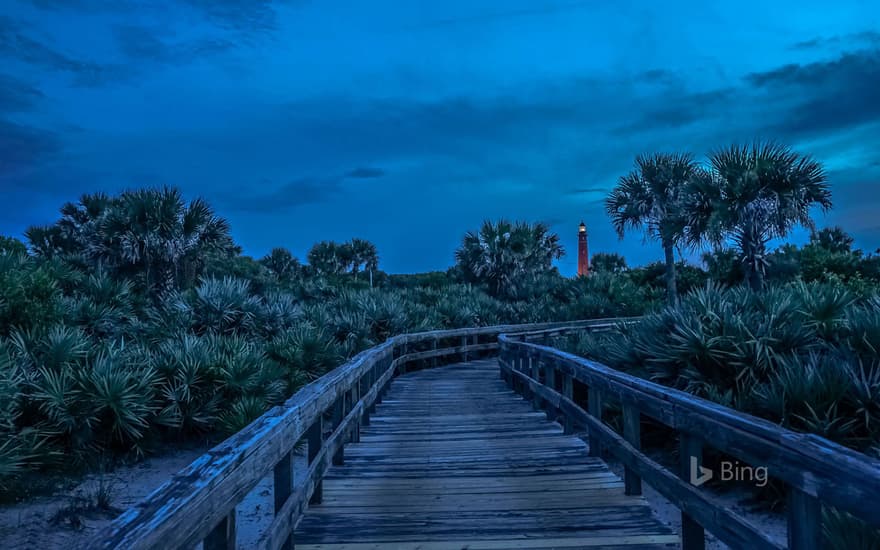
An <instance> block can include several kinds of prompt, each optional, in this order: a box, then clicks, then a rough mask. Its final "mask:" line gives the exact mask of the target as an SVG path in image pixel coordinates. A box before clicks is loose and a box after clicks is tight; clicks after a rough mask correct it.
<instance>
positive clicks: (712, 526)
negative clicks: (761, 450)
mask: <svg viewBox="0 0 880 550" xmlns="http://www.w3.org/2000/svg"><path fill="white" fill-rule="evenodd" d="M502 368H505V367H504V366H503V365H502ZM510 372H513V371H510ZM513 375H514V376H517V377H519V378H521V379H523V382H524V383H525V384H527V385H528V386H529V387H530V388H532V389H533V390H534V391H538V392H540V393H542V394H543V397H544V399H548V400H550V401H553V402H554V404H556V406H558V407H559V408H560V409H561V410H562V411H563V414H570V415H572V416H573V417H574V418H575V419H576V421H577V422H578V423H580V424H583V425H584V426H587V428H588V429H589V430H590V433H591V434H592V433H595V434H596V435H597V436H598V437H600V438H601V439H602V442H603V447H604V448H605V449H607V450H608V452H610V453H611V454H612V455H613V456H614V457H615V458H617V459H618V460H619V461H620V462H621V463H622V464H623V465H624V466H625V467H628V468H630V469H631V470H633V471H634V472H636V473H637V474H638V475H639V477H640V478H641V479H642V480H644V481H645V482H646V483H648V484H649V485H651V486H652V487H653V488H654V489H656V490H657V492H659V493H660V494H662V495H663V496H664V497H666V498H667V499H668V500H669V501H670V502H672V503H673V504H674V505H675V506H676V507H678V508H679V509H680V510H682V511H684V512H687V513H688V514H689V515H690V516H691V517H692V518H695V519H696V521H697V522H698V523H699V524H700V525H702V526H704V527H705V528H706V529H707V530H709V531H710V532H711V533H712V534H714V535H715V536H716V537H718V538H719V539H720V540H721V541H722V542H724V543H725V544H728V545H729V546H731V547H733V548H749V549H753V548H754V549H775V550H781V547H780V546H779V545H778V544H776V543H774V542H773V541H771V540H770V539H769V538H768V537H767V536H766V535H765V534H764V533H763V532H762V531H761V530H760V529H759V528H757V527H755V526H754V525H752V524H751V523H749V522H748V521H747V520H745V519H743V518H742V517H740V516H739V515H737V514H736V513H734V512H732V511H730V510H728V509H727V507H726V506H725V505H724V504H723V503H722V502H719V501H718V500H717V499H715V498H714V497H712V496H711V495H709V494H707V493H705V492H703V491H700V490H699V489H698V488H697V487H695V486H693V485H691V484H690V483H688V482H686V481H684V480H682V479H681V477H680V476H679V475H678V473H677V472H676V473H673V472H670V471H668V470H667V469H666V468H664V467H663V466H662V465H660V464H658V463H656V462H655V461H653V460H652V459H651V458H649V457H648V456H647V455H645V454H644V453H642V451H641V450H640V449H636V448H635V447H633V446H632V445H630V444H629V443H628V442H627V441H626V440H625V439H624V438H623V437H622V436H621V435H620V434H618V433H616V432H615V431H614V430H612V429H611V428H610V427H608V426H607V425H605V424H604V423H602V422H600V421H599V420H597V419H596V418H595V417H594V416H593V415H591V414H588V413H587V412H585V411H584V410H583V409H582V408H580V407H579V406H578V405H577V404H576V403H574V401H572V400H569V399H566V398H565V397H563V396H562V395H561V394H559V393H558V392H555V391H553V390H551V389H549V388H546V387H544V386H543V385H541V384H539V383H538V382H537V381H536V380H533V379H530V378H528V376H527V375H525V374H524V373H519V372H514V373H513Z"/></svg>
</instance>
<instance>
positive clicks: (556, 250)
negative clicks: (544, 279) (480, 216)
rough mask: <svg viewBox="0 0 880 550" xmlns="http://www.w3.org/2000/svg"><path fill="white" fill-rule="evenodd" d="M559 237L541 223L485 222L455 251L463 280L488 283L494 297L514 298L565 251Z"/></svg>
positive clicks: (466, 236)
mask: <svg viewBox="0 0 880 550" xmlns="http://www.w3.org/2000/svg"><path fill="white" fill-rule="evenodd" d="M564 253H565V252H564V250H563V248H562V246H561V245H560V244H559V236H558V235H556V234H555V233H551V232H550V229H549V228H548V227H547V226H546V225H545V224H543V223H536V224H529V223H524V222H517V223H515V224H511V223H510V222H508V221H506V220H499V221H498V222H496V223H492V222H491V221H488V220H487V221H484V222H483V225H482V227H481V228H480V230H479V231H478V232H473V231H471V232H468V233H467V234H466V235H465V236H464V239H463V240H462V244H461V246H460V247H459V249H458V250H456V252H455V259H456V263H457V264H458V267H459V269H461V271H462V274H463V275H464V278H465V280H467V281H470V282H475V283H484V284H486V285H488V287H489V292H490V293H492V294H493V295H494V296H505V297H515V296H516V295H517V293H518V292H519V291H521V290H522V289H521V288H520V287H522V285H523V284H525V282H526V281H527V280H528V278H529V277H530V276H532V275H536V274H540V273H546V272H549V271H550V270H551V269H552V267H553V260H555V259H558V258H561V257H562V256H563V254H564Z"/></svg>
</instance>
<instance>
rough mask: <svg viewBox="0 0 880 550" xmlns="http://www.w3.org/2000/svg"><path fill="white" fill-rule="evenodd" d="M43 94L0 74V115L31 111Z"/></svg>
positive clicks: (15, 79)
mask: <svg viewBox="0 0 880 550" xmlns="http://www.w3.org/2000/svg"><path fill="white" fill-rule="evenodd" d="M42 97H43V92H41V91H40V90H38V89H37V88H35V87H34V86H31V85H30V84H28V83H27V82H24V81H22V80H19V79H17V78H14V77H12V76H8V75H4V74H0V113H4V112H5V113H19V112H22V111H29V110H31V109H33V108H34V107H35V105H36V103H37V101H38V100H40V99H41V98H42Z"/></svg>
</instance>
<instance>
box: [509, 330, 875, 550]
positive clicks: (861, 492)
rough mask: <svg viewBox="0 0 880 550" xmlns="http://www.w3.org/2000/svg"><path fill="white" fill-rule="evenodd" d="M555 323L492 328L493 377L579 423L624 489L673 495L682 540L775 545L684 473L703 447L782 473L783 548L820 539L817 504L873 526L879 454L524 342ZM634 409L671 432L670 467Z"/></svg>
mask: <svg viewBox="0 0 880 550" xmlns="http://www.w3.org/2000/svg"><path fill="white" fill-rule="evenodd" d="M559 331H560V328H559V327H555V328H554V329H553V330H550V331H543V330H536V331H528V332H526V333H520V334H506V335H501V336H500V337H499V342H500V344H501V350H500V360H499V362H500V364H501V376H502V378H504V379H505V380H506V381H507V382H508V384H510V385H511V386H512V387H513V388H514V390H516V391H517V392H519V393H521V394H523V395H524V397H526V398H527V399H530V400H532V401H533V403H534V404H535V406H536V407H540V408H543V409H546V410H547V411H548V414H549V415H551V417H555V418H562V423H563V426H564V427H565V429H566V431H568V432H571V431H572V430H573V429H574V428H575V427H576V426H583V427H585V428H586V429H587V430H588V433H587V435H588V438H589V447H590V453H591V454H593V455H594V456H599V455H600V454H601V453H602V452H603V450H604V452H608V453H610V454H611V455H613V456H614V457H615V458H616V459H617V460H619V461H620V462H621V463H622V464H623V465H624V466H625V474H624V477H625V480H624V482H625V487H626V492H627V493H628V494H641V483H642V481H645V482H646V483H648V484H649V485H650V486H652V487H653V488H654V489H655V490H657V491H658V492H659V493H660V494H662V495H663V496H664V497H666V498H667V499H668V500H670V501H671V502H672V503H673V504H675V505H676V506H677V507H678V508H679V509H680V510H681V513H682V533H681V535H682V547H683V548H685V549H686V550H693V549H702V548H704V545H705V532H704V530H707V531H709V532H710V533H712V534H713V535H715V536H716V537H718V538H719V539H720V540H721V541H722V542H724V543H726V544H728V545H730V546H731V547H733V548H748V549H762V548H782V547H783V546H780V545H779V544H778V543H776V542H774V541H773V540H772V539H771V538H769V537H768V536H767V535H766V534H764V533H762V532H761V530H760V529H759V528H757V527H755V526H754V525H752V524H750V523H749V522H748V521H747V520H745V519H744V518H743V517H741V516H739V515H738V514H736V513H734V512H733V511H731V510H729V509H728V508H727V507H726V506H725V505H724V504H723V503H721V502H719V501H718V500H717V498H716V497H714V496H713V495H712V493H711V492H709V491H708V490H707V489H706V488H705V487H702V488H701V487H698V486H697V485H698V484H699V483H697V484H695V483H692V482H691V481H692V476H693V474H697V475H700V474H701V470H700V467H701V466H702V459H703V449H704V447H711V448H714V449H716V450H717V451H720V452H721V453H723V454H724V455H726V456H728V457H733V458H734V459H735V460H736V461H741V462H742V463H744V464H746V465H749V466H751V467H752V468H759V467H763V468H766V470H765V471H766V472H767V473H768V474H769V476H770V477H771V478H775V479H777V480H780V481H782V482H784V484H785V485H786V489H787V495H788V497H787V498H788V505H787V514H788V517H787V522H788V548H795V549H798V550H800V549H805V550H813V549H818V548H820V547H821V545H822V506H823V505H828V506H833V507H835V508H837V509H839V510H844V511H847V512H849V513H850V514H852V515H854V516H856V517H858V518H861V519H862V520H864V521H866V522H867V523H869V524H870V525H873V526H880V461H877V460H874V459H871V458H869V457H867V456H865V455H862V454H860V453H857V452H855V451H853V450H851V449H847V448H845V447H842V446H840V445H837V444H835V443H832V442H830V441H828V440H826V439H823V438H821V437H817V436H815V435H811V434H803V433H795V432H792V431H790V430H786V429H783V428H780V427H779V426H777V425H775V424H773V423H771V422H768V421H765V420H762V419H759V418H755V417H753V416H750V415H747V414H744V413H741V412H737V411H734V410H731V409H729V408H726V407H723V406H721V405H718V404H715V403H712V402H710V401H706V400H704V399H700V398H698V397H695V396H693V395H691V394H688V393H685V392H681V391H677V390H674V389H671V388H668V387H665V386H661V385H658V384H654V383H651V382H648V381H646V380H643V379H640V378H636V377H633V376H630V375H627V374H624V373H622V372H620V371H616V370H614V369H611V368H609V367H607V366H605V365H602V364H599V363H596V362H594V361H590V360H587V359H583V358H581V357H577V356H575V355H571V354H569V353H565V352H563V351H560V350H558V349H555V348H552V347H548V346H546V345H540V344H536V343H530V342H529V340H536V339H541V340H542V341H543V343H549V340H548V336H550V335H553V334H558V333H559ZM582 396H585V397H586V399H585V400H584V399H583V398H582ZM584 401H585V402H584ZM612 401H614V402H616V403H617V404H619V406H620V407H621V411H622V419H621V420H622V422H621V423H620V424H621V425H622V429H621V430H620V431H621V432H622V433H618V432H617V431H615V430H613V429H612V428H611V427H610V426H609V425H608V424H606V423H605V422H603V414H604V412H605V411H606V409H607V406H608V405H609V403H610V402H612ZM642 415H644V416H646V417H649V418H652V419H654V420H655V421H657V422H659V423H661V424H663V425H665V426H667V427H668V428H671V429H672V430H674V431H675V432H677V434H678V438H679V462H680V464H679V467H678V471H670V470H669V469H667V468H665V467H663V466H662V465H660V464H659V463H657V462H656V461H654V460H652V459H651V458H649V457H648V456H647V455H646V454H644V453H643V452H642V450H641V429H640V427H641V424H642V422H641V419H642ZM741 471H742V472H745V471H746V470H741ZM753 471H754V470H753ZM692 472H693V473H692Z"/></svg>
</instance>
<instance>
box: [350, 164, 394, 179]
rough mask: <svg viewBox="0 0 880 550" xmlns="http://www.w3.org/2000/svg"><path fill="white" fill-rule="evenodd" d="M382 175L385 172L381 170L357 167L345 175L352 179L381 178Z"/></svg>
mask: <svg viewBox="0 0 880 550" xmlns="http://www.w3.org/2000/svg"><path fill="white" fill-rule="evenodd" d="M384 175H385V170H382V169H381V168H369V167H359V168H355V169H354V170H352V171H351V172H349V173H348V174H346V177H349V178H354V179H374V178H381V177H382V176H384Z"/></svg>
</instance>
